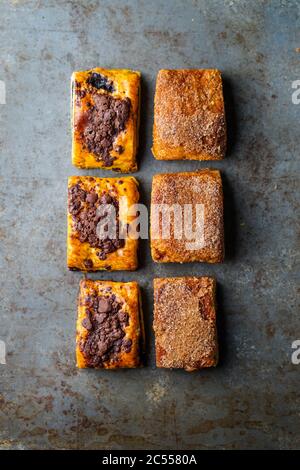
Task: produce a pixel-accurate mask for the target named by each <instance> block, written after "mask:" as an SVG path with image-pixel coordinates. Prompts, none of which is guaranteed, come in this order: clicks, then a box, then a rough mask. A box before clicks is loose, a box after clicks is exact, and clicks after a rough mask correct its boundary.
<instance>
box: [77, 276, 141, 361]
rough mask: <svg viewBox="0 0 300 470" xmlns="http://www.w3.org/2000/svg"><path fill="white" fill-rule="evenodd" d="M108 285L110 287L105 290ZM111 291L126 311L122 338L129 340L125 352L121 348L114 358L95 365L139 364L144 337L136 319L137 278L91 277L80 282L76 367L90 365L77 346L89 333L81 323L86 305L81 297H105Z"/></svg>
mask: <svg viewBox="0 0 300 470" xmlns="http://www.w3.org/2000/svg"><path fill="white" fill-rule="evenodd" d="M108 289H110V290H109V293H108ZM111 294H114V295H115V296H116V298H117V300H118V301H121V302H123V309H122V311H124V312H126V313H127V315H128V316H129V324H128V326H126V328H125V331H126V335H125V337H124V339H126V340H131V341H132V344H131V349H130V351H129V352H125V351H124V350H122V349H121V351H120V353H119V354H118V356H117V357H116V358H115V359H114V361H112V360H109V361H106V362H104V363H103V365H102V367H99V368H104V369H116V368H134V367H139V366H141V365H142V358H141V353H142V345H143V342H144V338H143V328H142V325H141V323H140V316H141V308H140V301H139V295H140V294H139V287H138V284H137V282H113V281H93V280H89V279H84V280H82V281H81V282H80V290H79V297H78V317H77V328H76V359H77V367H79V368H81V369H82V368H86V367H91V366H90V365H89V363H88V360H87V358H86V357H85V356H84V354H83V352H82V350H81V348H80V344H81V343H84V342H85V340H86V338H87V337H88V334H89V333H88V331H87V329H86V328H85V327H84V326H83V325H82V321H83V320H84V319H85V318H87V310H88V307H87V306H86V305H85V298H86V297H87V296H93V295H96V296H99V297H103V296H104V297H105V296H107V295H111ZM97 368H98V367H97Z"/></svg>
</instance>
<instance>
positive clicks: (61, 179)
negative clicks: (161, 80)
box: [0, 0, 300, 449]
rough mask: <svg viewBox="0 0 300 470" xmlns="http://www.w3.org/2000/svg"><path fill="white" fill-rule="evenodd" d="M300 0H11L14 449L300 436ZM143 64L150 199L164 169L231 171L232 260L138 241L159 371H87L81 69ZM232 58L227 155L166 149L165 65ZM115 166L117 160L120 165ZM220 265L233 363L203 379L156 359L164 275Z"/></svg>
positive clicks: (297, 440)
mask: <svg viewBox="0 0 300 470" xmlns="http://www.w3.org/2000/svg"><path fill="white" fill-rule="evenodd" d="M299 7H300V2H299V1H288V0H282V1H279V0H278V1H277V0H275V1H272V2H271V1H255V2H254V1H251V2H250V1H243V0H240V1H238V0H225V1H216V0H212V1H205V0H200V1H196V0H195V1H192V0H190V1H185V2H183V1H177V0H176V1H171V0H169V1H155V0H139V1H138V0H136V1H116V0H103V1H85V2H84V1H77V2H75V1H65V2H62V1H59V0H57V1H56V0H49V1H46V0H45V1H30V0H28V1H26V0H23V1H21V0H14V1H1V3H0V58H1V66H0V80H4V81H5V82H6V88H7V104H6V105H0V116H1V123H0V124H1V129H0V152H1V185H0V192H1V221H0V223H1V233H0V237H1V280H0V281H1V317H0V340H3V341H5V342H6V345H7V364H6V365H0V374H1V376H0V387H1V389H0V423H1V427H0V441H1V443H0V445H1V447H2V448H4V449H6V448H22V449H23V448H25V449H36V448H45V449H46V448H68V449H71V448H84V449H89V448H98V449H124V448H128V449H138V448H141V449H143V448H146V449H147V448H148V449H163V448H167V449H193V448H198V449H202V448H206V449H207V448H235V449H239V448H257V447H258V448H277V447H280V448H296V447H299V445H300V437H299V428H300V426H299V405H300V399H299V383H300V382H299V373H300V365H299V366H296V365H292V363H291V353H292V349H291V343H292V341H294V340H295V339H299V338H300V324H299V311H298V310H297V303H296V302H297V296H296V288H297V276H296V255H297V251H296V223H297V216H299V212H297V190H298V187H297V186H298V184H299V172H298V174H297V171H298V169H299V167H298V165H297V160H298V152H299V143H300V142H299V140H300V139H299V111H300V105H298V106H297V105H294V104H293V103H292V99H291V95H292V91H293V90H292V87H291V84H292V81H293V80H296V79H300V67H299V58H300V56H299V53H297V51H296V50H295V48H297V47H299V46H300V42H299V37H297V32H298V31H299ZM99 65H100V66H105V67H115V68H120V67H128V68H133V69H138V70H141V72H142V74H143V90H142V91H143V97H142V123H141V132H140V136H141V146H140V152H139V159H140V170H139V172H138V173H137V174H136V176H137V178H138V179H139V181H140V183H141V190H142V200H143V201H144V202H146V203H147V204H148V203H149V198H150V188H151V177H152V175H153V174H155V173H158V172H161V171H164V172H168V171H170V172H171V171H178V170H194V169H196V168H200V167H201V168H202V167H206V166H209V167H216V168H220V169H221V170H222V172H223V178H224V186H225V203H226V208H225V213H226V251H227V256H226V262H225V263H224V264H223V265H215V266H208V265H204V264H193V265H189V264H185V265H182V266H180V265H172V264H169V265H162V266H158V265H154V264H153V263H152V261H151V259H150V253H149V246H148V242H143V243H142V244H141V268H140V269H139V270H138V271H137V272H135V273H125V272H122V273H99V274H95V275H91V276H90V277H92V278H95V279H97V278H99V279H113V280H123V281H126V280H133V279H136V280H138V281H139V282H140V284H141V286H142V289H143V299H144V311H145V319H146V325H147V345H148V366H147V367H146V368H145V369H143V370H123V371H122V370H120V371H117V372H106V371H78V370H76V368H75V360H74V347H75V343H74V335H75V317H76V296H77V291H78V283H79V280H80V278H81V274H80V273H74V272H68V271H67V269H66V185H67V177H68V176H69V175H72V174H95V175H99V176H101V175H104V174H105V176H106V175H107V173H104V172H101V171H98V170H95V171H89V172H88V171H86V172H84V171H79V170H76V169H75V168H73V167H72V165H71V157H70V152H71V134H70V125H69V118H70V116H69V81H70V75H71V72H72V71H73V70H76V69H86V68H90V67H93V66H99ZM185 67H186V68H193V67H194V68H195V67H196V68H201V67H204V68H209V67H218V68H220V69H221V70H222V72H223V74H224V79H225V95H226V106H227V118H228V128H229V143H230V145H229V152H228V156H227V158H226V160H224V161H223V162H218V163H215V164H213V163H205V162H202V163H201V162H200V163H198V162H157V161H155V160H154V159H153V157H152V155H151V151H150V147H151V131H152V119H153V93H154V86H155V76H156V73H157V71H158V70H159V69H160V68H185ZM109 175H110V176H111V173H110V172H109ZM191 274H192V275H215V276H216V277H217V280H218V297H219V336H220V344H221V363H220V365H219V367H218V368H217V369H215V370H207V371H203V372H199V373H193V374H188V373H185V372H183V371H167V370H157V369H155V361H154V344H153V335H152V331H151V323H152V295H153V293H152V279H153V277H154V276H172V275H191Z"/></svg>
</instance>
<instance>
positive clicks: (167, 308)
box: [154, 277, 218, 370]
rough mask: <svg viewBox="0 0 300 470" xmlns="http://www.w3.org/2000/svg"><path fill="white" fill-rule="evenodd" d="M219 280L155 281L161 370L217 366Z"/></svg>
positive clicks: (157, 356)
mask: <svg viewBox="0 0 300 470" xmlns="http://www.w3.org/2000/svg"><path fill="white" fill-rule="evenodd" d="M214 297H215V281H214V279H212V278H208V277H200V278H196V277H186V278H184V277H182V278H165V279H155V280H154V330H155V341H156V360H157V366H158V367H167V368H185V369H186V370H195V369H199V368H202V367H209V366H214V365H216V363H217V353H218V348H217V332H216V318H215V304H214V302H215V300H214Z"/></svg>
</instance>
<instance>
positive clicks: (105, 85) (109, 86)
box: [87, 72, 114, 93]
mask: <svg viewBox="0 0 300 470" xmlns="http://www.w3.org/2000/svg"><path fill="white" fill-rule="evenodd" d="M87 83H88V84H89V85H91V86H92V87H94V88H97V90H105V91H108V92H109V93H112V92H113V91H114V87H113V82H112V81H111V80H108V78H106V77H104V75H101V74H100V73H96V72H92V73H91V74H90V76H89V77H88V79H87Z"/></svg>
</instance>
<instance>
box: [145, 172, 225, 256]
mask: <svg viewBox="0 0 300 470" xmlns="http://www.w3.org/2000/svg"><path fill="white" fill-rule="evenodd" d="M160 204H166V205H168V206H170V205H174V204H178V205H179V206H180V208H181V209H182V211H183V208H184V206H185V205H186V204H192V206H193V212H194V213H195V207H196V205H202V207H203V209H204V214H203V215H204V217H203V222H204V226H203V233H204V239H203V240H202V243H201V245H199V246H201V248H197V249H191V247H190V245H189V242H190V240H188V239H187V238H186V236H185V234H184V231H183V236H182V238H181V239H178V238H175V236H174V219H172V218H171V224H170V225H171V230H170V237H169V238H163V237H162V231H161V227H160V226H158V225H157V223H155V218H154V207H155V206H156V207H157V205H160ZM194 224H195V220H194ZM198 226H199V224H198ZM193 228H194V230H195V225H194V226H193ZM150 234H151V254H152V258H153V260H154V261H156V262H159V263H166V262H169V263H170V262H179V263H182V262H191V261H201V262H207V263H219V262H222V261H223V259H224V227H223V191H222V180H221V175H220V172H219V171H218V170H209V169H203V170H198V171H194V172H183V173H169V174H158V175H155V176H154V178H153V182H152V195H151V229H150Z"/></svg>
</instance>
